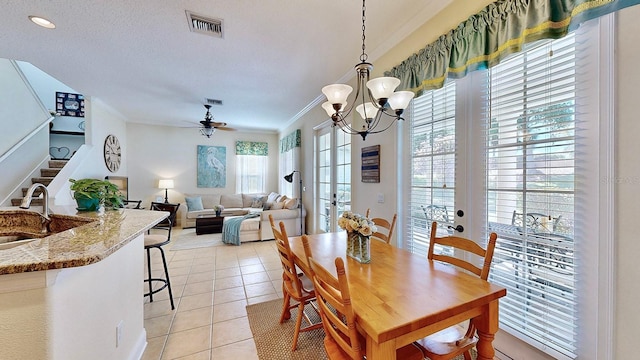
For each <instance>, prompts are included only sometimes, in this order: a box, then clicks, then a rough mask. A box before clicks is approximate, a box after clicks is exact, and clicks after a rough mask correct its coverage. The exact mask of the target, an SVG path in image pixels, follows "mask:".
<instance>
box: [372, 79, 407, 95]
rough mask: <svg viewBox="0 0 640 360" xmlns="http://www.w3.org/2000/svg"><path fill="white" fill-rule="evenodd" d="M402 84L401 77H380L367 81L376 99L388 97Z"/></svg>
mask: <svg viewBox="0 0 640 360" xmlns="http://www.w3.org/2000/svg"><path fill="white" fill-rule="evenodd" d="M398 85H400V79H398V78H394V77H379V78H375V79H373V80H369V81H367V87H368V88H369V90H370V91H371V95H373V97H374V98H375V99H376V100H379V99H388V98H389V97H391V94H393V92H394V91H395V90H396V88H397V87H398Z"/></svg>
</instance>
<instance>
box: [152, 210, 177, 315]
mask: <svg viewBox="0 0 640 360" xmlns="http://www.w3.org/2000/svg"><path fill="white" fill-rule="evenodd" d="M162 205H164V206H162V207H160V206H155V204H152V206H151V210H159V211H169V212H170V213H171V215H169V217H168V218H167V219H166V220H165V221H163V222H161V223H160V224H158V225H156V226H154V227H153V228H152V229H155V230H164V231H166V234H155V233H154V234H151V232H150V231H149V232H147V234H145V235H144V249H145V251H146V252H147V278H146V279H145V280H144V282H146V283H148V284H149V292H148V293H145V294H144V296H148V297H149V301H150V302H153V294H155V293H157V292H159V291H161V290H164V289H165V288H167V289H168V290H169V301H170V302H171V310H174V309H175V305H174V304H173V293H172V292H171V280H170V278H169V269H168V268H167V260H166V258H165V256H164V250H163V249H162V247H163V246H164V245H166V244H168V243H169V242H170V241H171V229H172V228H173V226H172V225H173V222H172V220H171V218H172V215H173V214H175V213H176V212H177V211H178V207H179V206H180V204H177V205H175V204H162ZM166 206H169V207H170V208H166ZM154 248H155V249H158V250H160V255H161V256H162V265H163V266H164V275H165V278H164V279H162V278H154V277H152V276H151V249H154ZM154 283H161V284H162V286H160V287H159V288H157V289H155V290H154V289H153V284H154Z"/></svg>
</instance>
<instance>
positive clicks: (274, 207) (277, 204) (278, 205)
mask: <svg viewBox="0 0 640 360" xmlns="http://www.w3.org/2000/svg"><path fill="white" fill-rule="evenodd" d="M283 206H284V203H281V202H274V203H273V204H272V205H271V209H270V210H280V209H282V208H283Z"/></svg>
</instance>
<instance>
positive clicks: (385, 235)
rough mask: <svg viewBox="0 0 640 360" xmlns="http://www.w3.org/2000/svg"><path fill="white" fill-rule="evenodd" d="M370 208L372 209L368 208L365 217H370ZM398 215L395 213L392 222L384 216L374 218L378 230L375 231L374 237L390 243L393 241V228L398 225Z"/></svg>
mask: <svg viewBox="0 0 640 360" xmlns="http://www.w3.org/2000/svg"><path fill="white" fill-rule="evenodd" d="M369 210H370V209H367V212H366V213H365V217H367V218H368V217H369V213H370V211H369ZM397 217H398V214H393V219H392V220H391V222H389V220H387V219H384V218H372V219H371V221H373V223H374V224H375V225H376V228H377V231H376V232H374V233H373V234H372V235H371V237H372V238H374V239H378V240H382V241H384V242H386V243H387V244H389V243H390V242H391V239H392V238H393V230H394V229H395V227H396V219H397Z"/></svg>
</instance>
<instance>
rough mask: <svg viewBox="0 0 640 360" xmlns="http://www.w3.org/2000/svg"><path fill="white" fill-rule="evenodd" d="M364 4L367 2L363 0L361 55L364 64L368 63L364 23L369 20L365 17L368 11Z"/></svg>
mask: <svg viewBox="0 0 640 360" xmlns="http://www.w3.org/2000/svg"><path fill="white" fill-rule="evenodd" d="M364 2H365V0H362V55H360V61H362V62H366V61H367V58H368V55H367V53H366V52H365V51H364V50H365V46H364V41H365V39H366V37H365V35H364V30H365V25H364V22H365V20H366V19H367V16H366V15H365V11H366V10H367V8H366V6H365V5H364Z"/></svg>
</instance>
